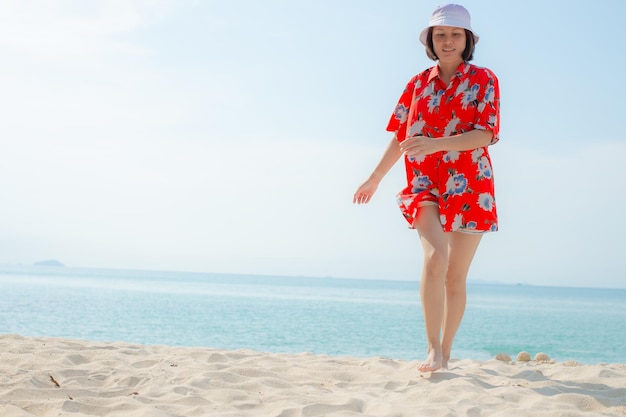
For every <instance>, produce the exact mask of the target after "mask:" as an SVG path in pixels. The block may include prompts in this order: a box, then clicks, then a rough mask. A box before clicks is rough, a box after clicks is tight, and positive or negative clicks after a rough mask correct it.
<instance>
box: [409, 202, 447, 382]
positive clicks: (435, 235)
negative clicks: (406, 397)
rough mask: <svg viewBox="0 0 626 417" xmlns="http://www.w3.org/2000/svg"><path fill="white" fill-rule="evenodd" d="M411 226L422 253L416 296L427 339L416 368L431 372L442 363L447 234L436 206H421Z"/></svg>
mask: <svg viewBox="0 0 626 417" xmlns="http://www.w3.org/2000/svg"><path fill="white" fill-rule="evenodd" d="M414 226H415V228H416V229H417V230H418V232H419V235H420V241H421V243H422V248H423V252H424V265H423V268H422V278H421V281H420V296H421V300H422V309H423V312H424V324H425V327H426V339H427V341H428V357H427V358H426V360H425V361H424V362H423V363H422V364H421V365H420V366H419V367H418V370H419V371H420V372H432V371H436V370H437V369H439V368H441V367H442V366H443V362H444V356H443V351H442V348H441V329H442V324H443V317H444V297H445V276H446V268H447V263H448V236H447V234H446V233H444V232H443V230H442V228H441V223H440V221H439V208H438V207H437V206H426V207H422V208H421V209H420V215H419V217H418V218H417V219H416V220H415V223H414Z"/></svg>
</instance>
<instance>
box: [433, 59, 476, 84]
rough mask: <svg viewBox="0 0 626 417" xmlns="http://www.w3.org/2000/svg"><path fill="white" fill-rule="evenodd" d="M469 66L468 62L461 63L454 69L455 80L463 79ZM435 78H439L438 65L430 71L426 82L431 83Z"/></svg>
mask: <svg viewBox="0 0 626 417" xmlns="http://www.w3.org/2000/svg"><path fill="white" fill-rule="evenodd" d="M469 66H470V64H469V63H468V62H466V61H463V62H461V63H460V64H459V66H458V68H457V69H456V74H455V75H456V76H457V78H459V79H461V78H462V77H463V74H465V73H466V72H467V71H468V70H469ZM435 78H439V65H435V66H434V67H433V69H432V71H430V74H429V75H428V82H431V81H432V80H434V79H435Z"/></svg>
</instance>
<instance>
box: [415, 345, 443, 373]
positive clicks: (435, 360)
mask: <svg viewBox="0 0 626 417" xmlns="http://www.w3.org/2000/svg"><path fill="white" fill-rule="evenodd" d="M443 365H444V360H443V353H442V352H441V348H439V349H431V350H430V352H428V357H427V358H426V360H425V361H424V362H422V363H421V364H420V366H418V367H417V370H418V371H420V372H433V371H436V370H437V369H441V368H442V367H443ZM445 365H446V367H447V366H448V361H446V363H445Z"/></svg>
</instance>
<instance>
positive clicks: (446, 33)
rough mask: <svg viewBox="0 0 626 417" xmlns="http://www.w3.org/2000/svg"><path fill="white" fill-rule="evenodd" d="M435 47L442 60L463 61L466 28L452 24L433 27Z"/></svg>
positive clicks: (438, 56)
mask: <svg viewBox="0 0 626 417" xmlns="http://www.w3.org/2000/svg"><path fill="white" fill-rule="evenodd" d="M433 48H434V51H433V52H435V54H436V55H437V58H439V61H440V62H456V61H462V60H463V51H464V50H465V29H463V28H457V27H450V26H435V27H433Z"/></svg>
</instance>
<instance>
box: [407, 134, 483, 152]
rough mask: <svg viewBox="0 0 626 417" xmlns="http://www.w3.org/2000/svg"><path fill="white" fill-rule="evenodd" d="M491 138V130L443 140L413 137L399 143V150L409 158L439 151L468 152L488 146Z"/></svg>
mask: <svg viewBox="0 0 626 417" xmlns="http://www.w3.org/2000/svg"><path fill="white" fill-rule="evenodd" d="M492 138H493V132H492V131H491V130H483V129H474V130H470V131H469V132H465V133H461V134H460V135H454V136H447V137H445V138H438V139H433V138H428V137H425V136H413V137H411V138H407V139H405V140H403V141H402V142H400V149H401V150H402V152H404V153H405V154H406V155H407V156H409V157H413V158H415V157H418V156H424V155H430V154H432V153H435V152H440V151H469V150H472V149H476V148H482V147H483V146H488V145H489V144H490V143H491V141H492Z"/></svg>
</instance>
